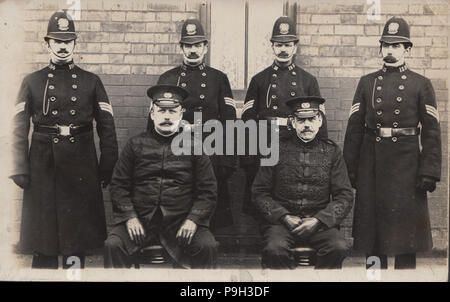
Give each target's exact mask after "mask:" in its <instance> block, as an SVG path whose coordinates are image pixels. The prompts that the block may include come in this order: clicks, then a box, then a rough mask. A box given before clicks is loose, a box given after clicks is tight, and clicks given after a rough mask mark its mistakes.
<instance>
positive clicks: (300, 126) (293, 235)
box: [252, 97, 353, 269]
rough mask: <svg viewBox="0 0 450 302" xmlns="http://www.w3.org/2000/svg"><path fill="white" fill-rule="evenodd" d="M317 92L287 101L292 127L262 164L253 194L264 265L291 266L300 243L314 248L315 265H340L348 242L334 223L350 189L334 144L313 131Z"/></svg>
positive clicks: (345, 209)
mask: <svg viewBox="0 0 450 302" xmlns="http://www.w3.org/2000/svg"><path fill="white" fill-rule="evenodd" d="M324 101H325V100H324V99H322V98H320V97H297V98H294V99H290V100H288V101H287V102H286V104H287V105H288V107H289V109H290V111H291V113H292V114H293V117H292V116H291V117H290V120H291V123H292V126H293V128H294V130H295V131H291V132H292V135H291V136H290V137H287V138H286V139H283V140H281V141H280V152H279V154H280V159H279V162H278V164H277V165H275V166H262V167H261V168H260V169H259V172H258V173H257V175H256V178H255V182H254V183H253V187H252V200H253V203H254V204H255V205H256V208H257V209H258V210H259V212H261V214H262V216H263V218H262V221H260V223H261V232H262V235H263V244H264V248H263V254H262V266H263V268H277V269H287V268H295V262H294V259H293V255H292V252H291V249H292V248H293V247H295V245H296V244H299V243H305V244H307V245H309V246H311V247H312V248H314V249H316V250H317V262H316V268H341V267H342V261H343V260H344V258H345V257H346V254H347V250H348V247H347V244H346V241H345V239H344V237H343V234H342V233H341V232H340V231H339V224H340V223H341V221H342V220H343V219H344V218H345V216H347V214H348V213H349V211H350V209H351V207H352V201H353V192H352V189H351V186H350V181H349V179H348V175H347V170H346V166H345V163H344V160H343V157H342V154H341V151H340V149H339V147H338V146H337V145H336V144H335V143H334V142H333V141H331V140H329V139H322V138H321V137H320V136H317V133H318V131H319V128H320V126H321V125H322V120H323V117H322V113H321V112H320V111H319V105H320V104H323V102H324Z"/></svg>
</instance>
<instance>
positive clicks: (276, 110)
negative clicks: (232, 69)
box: [241, 16, 328, 214]
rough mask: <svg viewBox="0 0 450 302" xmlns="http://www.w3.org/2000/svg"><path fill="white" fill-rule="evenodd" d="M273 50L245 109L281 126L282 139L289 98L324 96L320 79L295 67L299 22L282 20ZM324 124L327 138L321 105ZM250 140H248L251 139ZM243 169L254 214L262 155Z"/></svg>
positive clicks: (251, 116) (249, 116) (247, 116)
mask: <svg viewBox="0 0 450 302" xmlns="http://www.w3.org/2000/svg"><path fill="white" fill-rule="evenodd" d="M270 41H271V42H272V50H273V53H274V56H275V60H274V62H273V64H272V65H271V66H269V67H267V68H266V69H264V70H263V71H261V72H259V73H258V74H256V75H255V76H253V78H252V79H251V81H250V85H249V87H248V90H247V95H246V96H245V103H244V107H243V110H242V119H243V120H244V121H248V120H255V121H258V120H274V119H275V120H277V123H278V125H279V126H280V137H281V138H283V137H284V136H287V133H288V132H287V131H286V129H287V127H286V126H287V125H288V118H287V117H288V115H289V114H290V111H289V108H288V107H287V106H286V104H285V101H286V100H287V99H290V98H293V97H299V96H320V90H319V84H318V83H317V80H316V78H315V77H314V76H313V75H311V74H310V73H308V72H306V71H305V70H303V69H302V68H300V67H298V66H296V65H295V62H294V55H295V53H296V52H297V43H298V37H297V33H296V26H295V22H294V21H293V20H292V19H290V18H288V17H285V16H283V17H280V18H278V19H277V20H276V21H275V24H274V26H273V31H272V37H271V39H270ZM320 110H321V111H322V117H323V125H322V127H321V129H320V132H319V135H320V136H321V137H322V138H327V137H328V135H327V123H326V118H325V114H324V113H325V106H324V105H323V104H321V108H320ZM247 141H248V140H247ZM241 166H242V167H243V168H244V170H245V172H246V178H247V180H246V188H245V197H244V206H243V211H244V212H245V213H247V214H253V213H254V209H253V208H252V205H251V199H250V195H251V186H252V183H253V179H254V178H255V175H256V172H257V171H258V168H259V158H258V156H252V155H247V156H243V157H242V159H241Z"/></svg>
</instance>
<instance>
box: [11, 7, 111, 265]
mask: <svg viewBox="0 0 450 302" xmlns="http://www.w3.org/2000/svg"><path fill="white" fill-rule="evenodd" d="M76 38H77V35H76V33H75V25H74V22H73V20H72V18H71V17H70V16H69V15H67V14H66V13H65V12H56V13H54V14H53V15H52V16H51V18H50V21H49V23H48V31H47V35H46V36H45V41H46V42H47V49H48V52H49V54H50V64H49V65H48V66H47V67H45V68H43V69H41V70H39V71H36V72H33V73H31V74H29V75H28V76H26V77H25V78H24V80H23V82H22V86H21V87H20V91H19V95H18V98H17V101H16V106H15V109H16V111H15V116H14V128H13V152H14V168H13V173H12V176H11V178H12V179H13V180H14V182H15V183H16V184H17V185H18V186H19V187H21V188H23V189H24V197H23V208H22V224H21V234H20V249H21V251H22V252H25V253H27V252H32V253H33V263H32V267H34V268H57V267H58V255H63V256H65V257H63V267H65V268H67V267H68V266H69V265H68V264H69V263H66V261H67V257H68V256H72V255H76V256H78V257H80V261H81V263H80V264H81V267H84V253H85V251H87V250H90V249H93V248H98V247H101V246H103V242H104V240H105V239H106V222H105V212H104V206H103V198H102V190H101V187H100V185H101V184H102V185H103V187H106V185H107V184H108V183H109V181H110V179H111V174H112V170H113V168H114V164H115V162H116V160H117V153H118V151H117V141H116V133H115V128H114V119H113V111H112V107H111V104H110V103H109V100H108V96H107V95H106V91H105V89H104V87H103V84H102V82H101V80H100V78H99V77H98V76H97V75H95V74H92V73H90V72H87V71H85V70H83V69H81V68H79V67H78V66H76V65H75V64H74V63H73V60H72V57H73V50H74V47H75V40H76ZM30 118H31V119H32V121H33V126H34V129H33V134H32V139H31V149H30V150H29V142H28V133H29V131H30ZM94 119H95V121H96V128H97V133H98V135H99V137H100V151H101V156H100V163H98V160H97V154H96V150H95V145H94V134H93V131H92V130H93V126H92V121H93V120H94Z"/></svg>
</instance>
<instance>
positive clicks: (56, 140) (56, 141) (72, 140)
mask: <svg viewBox="0 0 450 302" xmlns="http://www.w3.org/2000/svg"><path fill="white" fill-rule="evenodd" d="M53 142H54V143H55V144H57V143H59V138H57V137H54V138H53ZM69 142H71V143H74V142H75V138H74V137H73V136H71V137H69Z"/></svg>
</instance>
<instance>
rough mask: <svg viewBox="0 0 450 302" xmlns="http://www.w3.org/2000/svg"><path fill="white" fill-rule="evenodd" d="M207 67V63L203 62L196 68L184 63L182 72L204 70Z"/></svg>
mask: <svg viewBox="0 0 450 302" xmlns="http://www.w3.org/2000/svg"><path fill="white" fill-rule="evenodd" d="M205 66H206V64H205V62H202V63H200V64H198V65H196V66H191V65H188V64H186V63H184V62H183V64H181V69H182V70H203V69H205Z"/></svg>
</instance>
